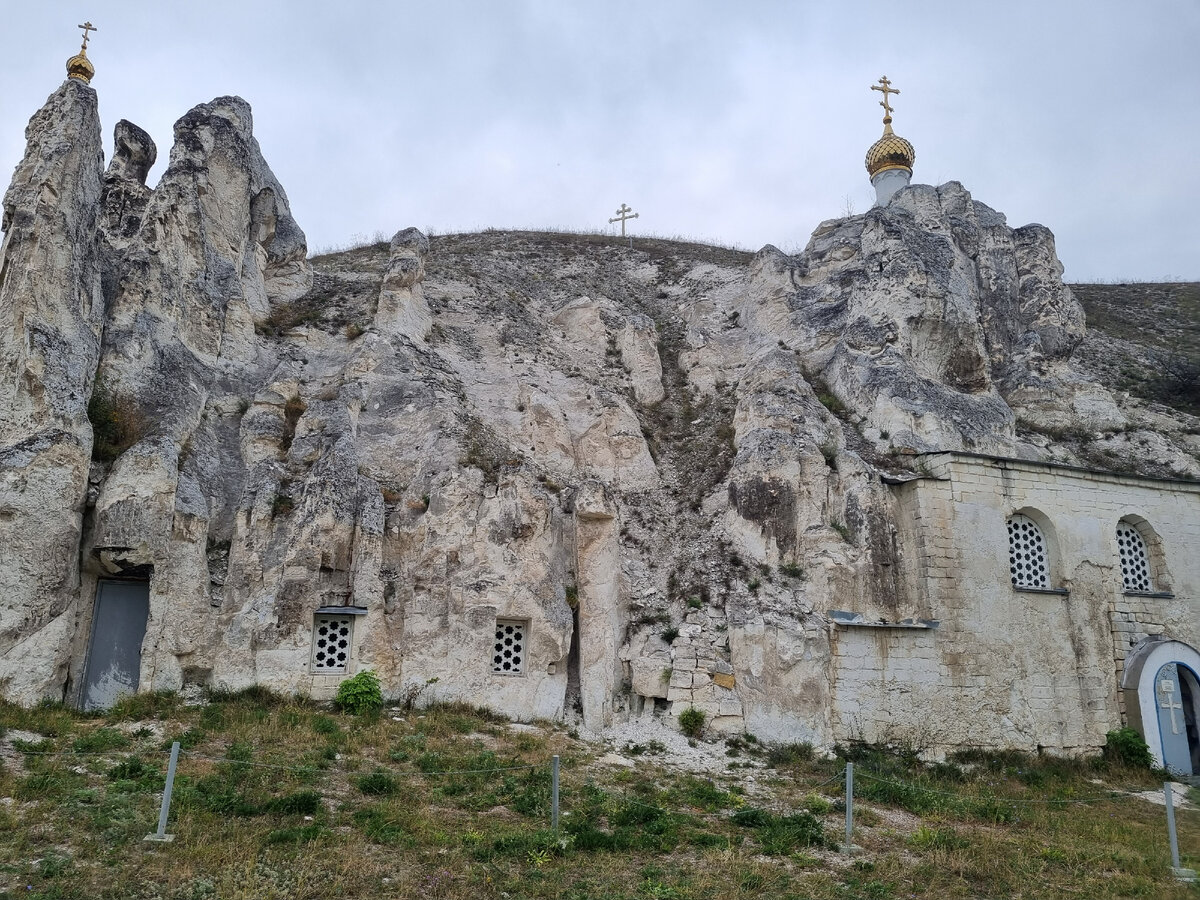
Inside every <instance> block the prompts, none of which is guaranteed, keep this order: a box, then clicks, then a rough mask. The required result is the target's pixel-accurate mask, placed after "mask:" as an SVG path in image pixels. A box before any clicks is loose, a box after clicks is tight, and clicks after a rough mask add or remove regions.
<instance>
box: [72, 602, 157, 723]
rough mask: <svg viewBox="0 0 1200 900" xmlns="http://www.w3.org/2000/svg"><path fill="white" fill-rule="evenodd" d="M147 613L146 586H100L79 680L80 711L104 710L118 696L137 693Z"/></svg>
mask: <svg viewBox="0 0 1200 900" xmlns="http://www.w3.org/2000/svg"><path fill="white" fill-rule="evenodd" d="M149 613H150V584H149V582H146V581H101V582H100V584H99V586H98V587H97V589H96V608H95V611H94V612H93V613H92V642H91V645H90V646H89V648H88V659H87V671H86V672H85V673H84V678H83V708H84V709H108V708H109V707H110V706H112V705H113V704H114V703H116V702H117V698H118V697H120V696H121V695H122V694H133V693H136V692H137V688H138V677H139V673H140V671H141V665H142V638H144V637H145V636H146V617H147V616H148V615H149Z"/></svg>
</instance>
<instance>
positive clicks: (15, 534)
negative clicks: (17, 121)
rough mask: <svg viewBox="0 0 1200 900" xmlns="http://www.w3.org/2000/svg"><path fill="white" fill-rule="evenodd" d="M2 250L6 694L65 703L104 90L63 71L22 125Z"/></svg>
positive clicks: (99, 316) (0, 638)
mask: <svg viewBox="0 0 1200 900" xmlns="http://www.w3.org/2000/svg"><path fill="white" fill-rule="evenodd" d="M25 137H26V140H27V142H28V145H27V148H26V151H25V156H24V158H23V159H22V160H21V162H20V164H19V165H18V166H17V169H16V172H15V173H14V174H13V180H12V184H11V185H10V186H9V188H8V191H7V193H5V195H4V213H3V229H4V243H3V245H2V246H0V546H3V547H4V565H3V566H0V691H2V692H3V694H4V696H6V697H7V698H8V699H10V700H13V701H16V702H20V703H33V702H36V701H38V700H40V699H43V698H48V699H62V697H63V687H64V683H65V680H66V672H67V667H68V665H69V661H70V638H71V636H72V633H73V631H74V628H75V614H76V605H77V602H78V599H79V587H80V585H79V553H78V547H79V544H80V540H81V536H82V531H83V528H82V513H83V502H84V497H85V493H86V490H87V483H88V466H89V457H90V456H91V450H92V427H91V425H90V423H89V422H88V418H87V407H88V399H89V397H90V396H91V393H92V379H93V375H94V374H95V370H96V359H97V357H98V356H99V352H100V334H101V331H102V330H103V324H104V323H103V315H104V301H103V297H102V295H101V278H100V263H99V260H98V255H97V252H96V247H95V244H94V242H93V235H94V233H95V230H96V222H97V217H98V215H99V210H100V195H101V179H102V175H103V170H104V158H103V153H102V151H101V147H100V120H99V117H98V115H97V110H96V92H95V91H94V90H93V89H92V88H90V87H88V86H87V85H84V84H82V83H81V82H79V81H76V80H74V79H68V80H67V81H65V82H64V83H63V85H62V86H61V87H60V88H59V89H58V90H57V91H55V92H54V93H53V94H51V95H50V97H49V99H48V100H47V101H46V104H45V106H43V107H42V108H41V109H40V110H39V111H38V112H37V113H35V114H34V116H33V118H32V119H30V121H29V126H28V127H27V128H26V129H25Z"/></svg>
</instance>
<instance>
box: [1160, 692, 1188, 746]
mask: <svg viewBox="0 0 1200 900" xmlns="http://www.w3.org/2000/svg"><path fill="white" fill-rule="evenodd" d="M1158 687H1159V690H1160V691H1161V693H1162V699H1160V700H1159V703H1158V705H1159V708H1160V709H1166V710H1170V712H1171V734H1179V733H1180V731H1179V722H1178V721H1176V719H1175V710H1177V709H1178V710H1180V711H1182V710H1183V704H1182V703H1179V702H1176V700H1175V684H1174V682H1171V681H1162V682H1160V683H1159V686H1158Z"/></svg>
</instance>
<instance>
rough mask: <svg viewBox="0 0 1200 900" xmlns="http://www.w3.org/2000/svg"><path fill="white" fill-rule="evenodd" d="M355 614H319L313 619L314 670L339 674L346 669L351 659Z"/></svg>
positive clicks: (327, 673) (328, 673)
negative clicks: (351, 634)
mask: <svg viewBox="0 0 1200 900" xmlns="http://www.w3.org/2000/svg"><path fill="white" fill-rule="evenodd" d="M353 622H354V617H353V616H327V615H318V616H317V617H316V618H315V619H314V620H313V658H312V668H313V671H314V672H320V673H322V674H326V675H338V674H341V673H343V672H345V671H346V665H347V663H348V662H349V661H350V632H351V630H352V629H353V627H354V626H353Z"/></svg>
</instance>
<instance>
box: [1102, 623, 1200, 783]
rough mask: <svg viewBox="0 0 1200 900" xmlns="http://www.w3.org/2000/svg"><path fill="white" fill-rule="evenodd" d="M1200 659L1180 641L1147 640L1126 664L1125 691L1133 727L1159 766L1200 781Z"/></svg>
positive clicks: (1193, 649) (1122, 685)
mask: <svg viewBox="0 0 1200 900" xmlns="http://www.w3.org/2000/svg"><path fill="white" fill-rule="evenodd" d="M1197 673H1200V653H1197V652H1196V650H1195V648H1193V647H1190V646H1188V645H1187V644H1184V643H1182V642H1181V641H1168V640H1161V639H1159V640H1146V641H1143V642H1142V643H1140V644H1138V645H1137V646H1136V647H1134V648H1133V650H1132V651H1131V652H1130V654H1129V656H1128V657H1127V658H1126V660H1125V674H1124V676H1123V677H1122V679H1121V689H1122V692H1123V695H1124V697H1125V712H1126V716H1127V717H1128V719H1129V725H1130V727H1132V728H1135V729H1137V731H1139V732H1141V735H1142V737H1144V738H1145V739H1146V744H1147V745H1148V746H1149V747H1150V755H1151V756H1153V757H1154V762H1155V764H1156V765H1158V766H1161V767H1163V768H1164V769H1168V770H1169V771H1171V772H1174V773H1176V774H1179V775H1200V730H1198V720H1200V677H1198V674H1197Z"/></svg>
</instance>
